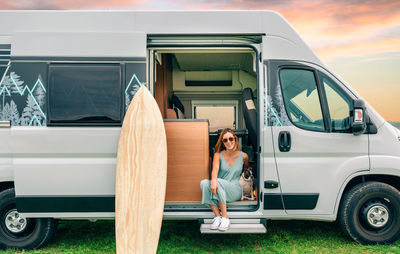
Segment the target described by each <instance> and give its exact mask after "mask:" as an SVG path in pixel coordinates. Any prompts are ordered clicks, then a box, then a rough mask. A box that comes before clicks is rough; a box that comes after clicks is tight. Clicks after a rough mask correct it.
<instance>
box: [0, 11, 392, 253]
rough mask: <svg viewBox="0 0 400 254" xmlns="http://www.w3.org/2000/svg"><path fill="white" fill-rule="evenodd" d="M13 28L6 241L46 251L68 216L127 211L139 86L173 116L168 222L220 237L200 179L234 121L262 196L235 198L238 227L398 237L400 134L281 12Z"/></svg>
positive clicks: (25, 14)
mask: <svg viewBox="0 0 400 254" xmlns="http://www.w3.org/2000/svg"><path fill="white" fill-rule="evenodd" d="M0 23H1V24H3V25H2V26H1V28H0V78H1V81H0V82H1V83H0V140H1V145H0V190H1V192H0V214H1V218H0V225H1V227H0V244H2V245H4V246H6V247H12V248H27V249H29V248H39V247H41V246H43V245H44V244H46V242H48V240H49V239H50V238H51V237H52V235H53V233H54V231H55V229H56V223H55V219H72V218H87V219H106V218H114V216H115V174H116V155H117V149H118V139H119V134H120V131H121V125H122V121H123V119H124V116H125V112H126V110H127V108H128V106H129V104H130V102H131V101H132V99H133V97H134V96H135V94H136V92H137V91H138V89H139V88H140V87H141V86H145V87H146V88H147V89H148V90H149V91H150V92H151V94H152V95H153V96H154V98H155V100H156V102H157V104H158V107H159V111H160V113H161V115H162V117H163V119H164V127H165V132H166V141H167V153H168V162H167V164H168V165H167V187H166V194H165V203H164V218H165V219H179V220H180V219H193V220H199V222H200V224H201V226H200V230H201V232H202V233H222V232H220V231H215V230H210V223H211V219H212V218H213V214H212V212H211V210H210V209H209V208H208V207H206V206H204V205H201V190H200V181H201V180H202V179H207V178H209V177H210V170H211V165H212V158H213V154H214V152H215V150H214V146H215V144H216V142H217V139H218V136H219V134H220V132H221V129H223V128H227V127H229V128H232V129H234V130H235V133H236V134H237V135H238V137H239V141H240V143H241V147H242V150H243V151H244V152H246V153H247V154H248V155H249V163H250V166H251V167H252V169H253V175H254V181H255V184H254V188H253V194H254V197H255V200H241V201H237V202H232V203H228V214H229V217H230V218H231V227H230V229H229V230H228V231H226V232H225V233H265V232H266V231H267V227H266V226H267V224H266V222H267V220H280V219H306V220H322V221H335V220H339V221H340V225H341V226H342V228H343V229H344V231H345V232H347V234H348V235H349V236H350V237H351V238H352V239H353V240H355V241H357V242H359V243H361V244H376V243H379V244H382V243H394V242H396V241H397V240H398V239H399V237H400V221H399V220H398V219H397V218H399V216H400V193H399V189H400V184H399V183H400V163H399V162H400V132H399V131H398V130H396V129H395V128H394V127H392V126H391V125H390V124H389V123H387V122H386V121H385V120H384V119H383V118H382V117H381V116H380V115H379V114H378V113H377V112H376V111H375V110H374V109H373V108H372V107H371V106H370V105H368V103H367V102H366V101H365V100H364V99H362V98H361V97H360V96H359V95H358V94H357V93H356V92H355V91H354V90H353V89H352V88H351V87H350V86H349V85H347V84H346V83H345V82H344V81H342V80H341V79H339V78H338V77H337V76H336V75H335V74H334V73H333V72H331V71H330V70H329V68H328V67H327V66H325V65H324V64H323V63H322V62H321V60H320V59H319V58H318V57H317V56H316V55H315V54H314V52H313V51H312V50H311V49H310V48H309V46H308V45H307V44H306V43H305V42H304V41H303V40H302V39H301V38H300V37H299V35H298V34H297V33H296V32H295V31H294V30H293V28H292V27H291V26H290V25H289V24H288V23H287V21H286V20H285V19H284V18H283V17H282V16H280V15H279V14H278V13H275V12H271V11H227V12H225V11H210V12H208V11H207V12H206V11H204V12H131V11H127V12H111V11H107V12H102V11H96V12H90V11H85V12H74V11H62V12H61V11H1V12H0ZM149 145H151V144H149ZM155 159H156V158H155ZM131 212H132V213H134V212H135V211H131Z"/></svg>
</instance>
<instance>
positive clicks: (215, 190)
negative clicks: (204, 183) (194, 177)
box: [210, 180, 218, 196]
mask: <svg viewBox="0 0 400 254" xmlns="http://www.w3.org/2000/svg"><path fill="white" fill-rule="evenodd" d="M210 189H211V193H212V194H214V195H215V196H217V193H218V184H217V180H211V186H210Z"/></svg>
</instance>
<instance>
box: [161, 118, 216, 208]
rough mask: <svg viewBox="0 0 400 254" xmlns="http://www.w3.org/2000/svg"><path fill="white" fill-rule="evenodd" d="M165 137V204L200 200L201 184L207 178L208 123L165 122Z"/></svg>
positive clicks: (191, 121) (192, 121)
mask: <svg viewBox="0 0 400 254" xmlns="http://www.w3.org/2000/svg"><path fill="white" fill-rule="evenodd" d="M164 124H165V132H166V135H167V152H168V166H167V192H166V196H165V201H167V202H183V201H186V202H187V201H201V190H200V181H201V180H203V179H208V178H209V166H210V165H209V160H210V159H209V147H208V121H207V120H193V119H185V120H169V119H168V120H167V119H165V120H164Z"/></svg>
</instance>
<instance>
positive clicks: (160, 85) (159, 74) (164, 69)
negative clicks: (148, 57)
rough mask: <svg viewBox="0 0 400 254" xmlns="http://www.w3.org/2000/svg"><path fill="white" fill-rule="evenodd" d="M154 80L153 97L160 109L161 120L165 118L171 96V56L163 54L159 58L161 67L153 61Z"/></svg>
mask: <svg viewBox="0 0 400 254" xmlns="http://www.w3.org/2000/svg"><path fill="white" fill-rule="evenodd" d="M155 68H156V73H155V75H156V79H155V87H154V97H155V99H156V101H157V104H158V107H159V108H160V112H161V115H162V116H163V118H165V117H166V114H167V109H168V101H169V98H170V97H171V94H172V63H171V55H170V54H163V55H162V57H161V65H160V64H159V63H158V62H157V61H155Z"/></svg>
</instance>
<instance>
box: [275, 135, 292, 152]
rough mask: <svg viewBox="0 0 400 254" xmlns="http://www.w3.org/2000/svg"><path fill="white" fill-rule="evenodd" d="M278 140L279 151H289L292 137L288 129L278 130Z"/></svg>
mask: <svg viewBox="0 0 400 254" xmlns="http://www.w3.org/2000/svg"><path fill="white" fill-rule="evenodd" d="M278 142H279V151H281V152H289V151H290V147H291V145H292V139H291V137H290V132H288V131H281V132H279V138H278Z"/></svg>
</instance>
